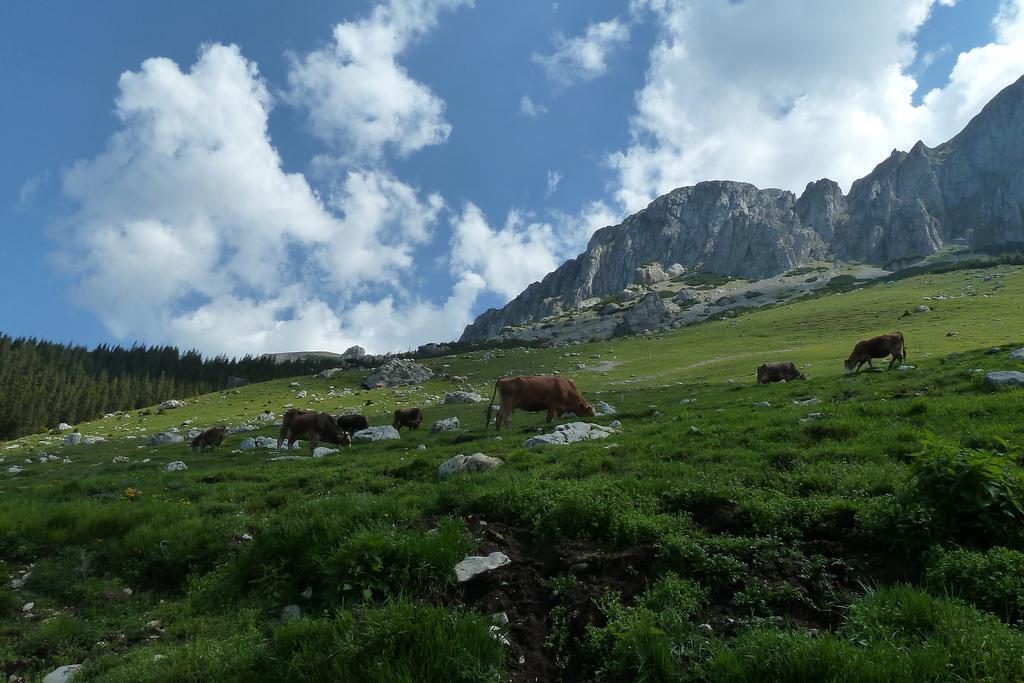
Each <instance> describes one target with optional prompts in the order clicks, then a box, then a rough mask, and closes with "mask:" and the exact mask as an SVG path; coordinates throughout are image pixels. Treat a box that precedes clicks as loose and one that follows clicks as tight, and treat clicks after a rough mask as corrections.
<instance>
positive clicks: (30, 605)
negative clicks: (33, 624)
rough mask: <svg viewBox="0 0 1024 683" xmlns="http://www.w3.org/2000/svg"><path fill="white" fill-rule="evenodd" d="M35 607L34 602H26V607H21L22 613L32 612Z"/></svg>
mask: <svg viewBox="0 0 1024 683" xmlns="http://www.w3.org/2000/svg"><path fill="white" fill-rule="evenodd" d="M35 606H36V603H34V602H26V603H25V604H24V605H22V606H21V611H22V612H31V611H32V609H33V608H34V607H35Z"/></svg>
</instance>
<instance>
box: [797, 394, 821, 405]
mask: <svg viewBox="0 0 1024 683" xmlns="http://www.w3.org/2000/svg"><path fill="white" fill-rule="evenodd" d="M819 403H821V401H819V400H818V397H817V396H811V397H810V398H796V399H793V405H795V406H816V405H818V404H819Z"/></svg>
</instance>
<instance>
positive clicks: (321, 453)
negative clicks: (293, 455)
mask: <svg viewBox="0 0 1024 683" xmlns="http://www.w3.org/2000/svg"><path fill="white" fill-rule="evenodd" d="M337 452H338V449H337V448H327V447H326V446H317V447H316V448H314V449H313V457H314V458H325V457H327V456H328V455H334V454H335V453H337Z"/></svg>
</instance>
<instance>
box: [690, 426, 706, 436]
mask: <svg viewBox="0 0 1024 683" xmlns="http://www.w3.org/2000/svg"><path fill="white" fill-rule="evenodd" d="M690 433H691V434H698V435H699V434H703V433H704V432H702V431H701V430H700V429H698V428H697V427H694V426H693V425H690Z"/></svg>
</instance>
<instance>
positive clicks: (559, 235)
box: [451, 202, 621, 299]
mask: <svg viewBox="0 0 1024 683" xmlns="http://www.w3.org/2000/svg"><path fill="white" fill-rule="evenodd" d="M619 220H621V219H620V218H619V217H617V216H616V215H615V214H613V213H612V212H611V210H610V209H609V208H608V207H607V206H606V205H604V204H603V203H601V202H591V203H589V204H587V205H585V206H584V207H583V209H582V210H581V211H580V212H579V214H578V215H575V216H573V215H568V214H563V213H560V212H553V213H552V214H551V220H550V221H531V220H529V217H528V216H527V214H525V213H524V212H522V211H519V210H515V209H513V210H512V211H509V213H508V216H507V217H506V219H505V225H504V226H502V227H500V228H492V227H491V226H490V225H489V224H488V222H487V218H486V217H485V216H484V214H483V212H482V211H481V210H480V209H479V207H477V206H476V205H474V204H472V203H467V204H466V205H465V207H464V208H463V210H462V213H461V214H460V215H458V216H456V217H455V219H454V220H453V226H452V227H453V233H452V244H451V247H452V251H451V268H452V272H453V273H466V272H471V273H475V274H477V275H479V277H480V278H481V279H482V282H483V283H484V284H485V286H486V288H487V289H488V290H490V291H492V292H495V293H497V294H499V295H501V296H503V297H505V298H507V299H512V298H514V297H515V296H516V295H518V294H519V293H520V292H521V291H522V290H523V289H525V288H526V286H527V285H529V284H530V283H532V282H536V281H537V280H540V279H542V278H543V277H544V276H545V275H547V274H548V273H550V272H551V271H552V270H554V269H555V268H557V267H558V266H560V265H561V264H562V262H564V261H565V260H566V259H568V258H571V257H573V256H576V255H577V254H579V253H580V252H581V251H582V250H583V249H584V248H585V247H586V244H587V240H589V239H590V236H591V235H592V234H593V233H594V231H595V230H597V229H598V228H601V227H604V226H606V225H613V224H615V223H618V222H619Z"/></svg>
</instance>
